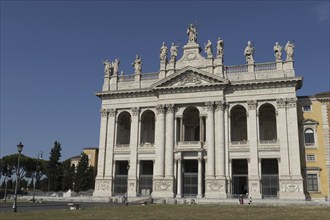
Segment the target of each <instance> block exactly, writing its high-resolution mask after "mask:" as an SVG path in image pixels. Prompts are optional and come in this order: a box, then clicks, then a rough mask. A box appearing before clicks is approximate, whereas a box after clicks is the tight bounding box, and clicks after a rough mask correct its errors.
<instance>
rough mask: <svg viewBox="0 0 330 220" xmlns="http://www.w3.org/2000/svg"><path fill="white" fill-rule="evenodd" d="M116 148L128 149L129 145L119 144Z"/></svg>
mask: <svg viewBox="0 0 330 220" xmlns="http://www.w3.org/2000/svg"><path fill="white" fill-rule="evenodd" d="M116 147H117V148H128V147H129V144H117V145H116Z"/></svg>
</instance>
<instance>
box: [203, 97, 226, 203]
mask: <svg viewBox="0 0 330 220" xmlns="http://www.w3.org/2000/svg"><path fill="white" fill-rule="evenodd" d="M205 106H206V109H207V119H206V126H207V130H206V143H207V162H206V165H205V166H206V167H207V169H206V177H205V185H206V190H205V197H206V198H219V195H218V193H219V192H220V190H223V187H224V186H221V185H219V182H218V181H217V180H216V179H215V175H214V174H215V173H214V165H215V163H214V157H215V155H214V152H215V150H214V112H213V109H214V107H213V102H206V103H205Z"/></svg>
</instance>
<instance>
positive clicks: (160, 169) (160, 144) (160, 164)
mask: <svg viewBox="0 0 330 220" xmlns="http://www.w3.org/2000/svg"><path fill="white" fill-rule="evenodd" d="M156 110H157V115H156V135H155V146H156V158H157V159H156V161H155V174H154V175H155V176H157V177H163V176H164V157H165V155H164V153H165V151H164V150H165V146H164V144H165V136H164V134H165V133H164V132H165V108H164V106H163V105H157V106H156Z"/></svg>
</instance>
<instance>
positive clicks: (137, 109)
mask: <svg viewBox="0 0 330 220" xmlns="http://www.w3.org/2000/svg"><path fill="white" fill-rule="evenodd" d="M132 113H133V116H137V115H139V108H138V107H133V108H132Z"/></svg>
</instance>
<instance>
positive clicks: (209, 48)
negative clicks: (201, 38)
mask: <svg viewBox="0 0 330 220" xmlns="http://www.w3.org/2000/svg"><path fill="white" fill-rule="evenodd" d="M205 53H206V55H207V58H212V57H213V54H212V42H211V41H210V40H208V41H207V43H206V45H205Z"/></svg>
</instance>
